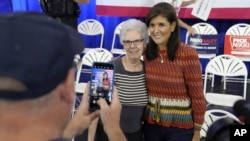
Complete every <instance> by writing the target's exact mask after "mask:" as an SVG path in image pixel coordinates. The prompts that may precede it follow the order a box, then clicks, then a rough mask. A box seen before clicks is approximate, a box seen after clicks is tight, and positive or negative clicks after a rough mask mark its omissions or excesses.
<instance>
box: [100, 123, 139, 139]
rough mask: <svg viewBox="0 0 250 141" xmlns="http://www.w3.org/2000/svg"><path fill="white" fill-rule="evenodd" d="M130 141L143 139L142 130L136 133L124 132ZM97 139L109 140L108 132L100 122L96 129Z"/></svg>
mask: <svg viewBox="0 0 250 141" xmlns="http://www.w3.org/2000/svg"><path fill="white" fill-rule="evenodd" d="M124 134H125V136H126V138H127V140H128V141H142V131H141V130H140V131H137V132H134V133H124ZM95 141H109V140H108V137H107V135H106V133H105V132H104V130H103V126H102V125H101V124H98V126H97V129H96V136H95Z"/></svg>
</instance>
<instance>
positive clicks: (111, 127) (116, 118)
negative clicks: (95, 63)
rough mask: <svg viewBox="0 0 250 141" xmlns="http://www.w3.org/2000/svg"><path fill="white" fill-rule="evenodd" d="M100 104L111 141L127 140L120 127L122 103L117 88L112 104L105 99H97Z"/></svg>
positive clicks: (103, 120)
mask: <svg viewBox="0 0 250 141" xmlns="http://www.w3.org/2000/svg"><path fill="white" fill-rule="evenodd" d="M97 103H98V104H99V106H100V117H101V120H102V123H103V128H104V130H105V132H106V134H107V135H108V138H109V141H118V140H119V141H127V139H126V137H125V135H124V134H123V132H122V130H121V128H120V115H121V109H122V106H121V103H120V100H119V96H118V92H117V89H116V88H114V91H113V95H112V101H111V104H110V105H108V104H107V102H106V101H105V100H104V99H100V100H98V101H97Z"/></svg>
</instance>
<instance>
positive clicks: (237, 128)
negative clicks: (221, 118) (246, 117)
mask: <svg viewBox="0 0 250 141" xmlns="http://www.w3.org/2000/svg"><path fill="white" fill-rule="evenodd" d="M249 138H250V125H230V141H249Z"/></svg>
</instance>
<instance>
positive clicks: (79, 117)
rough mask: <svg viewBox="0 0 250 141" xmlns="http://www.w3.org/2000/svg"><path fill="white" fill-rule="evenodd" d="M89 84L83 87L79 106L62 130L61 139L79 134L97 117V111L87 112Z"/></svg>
mask: <svg viewBox="0 0 250 141" xmlns="http://www.w3.org/2000/svg"><path fill="white" fill-rule="evenodd" d="M89 88H90V87H89V83H88V84H87V86H86V87H85V91H84V94H83V97H82V101H81V104H80V105H79V107H78V109H77V111H76V113H75V114H74V116H73V118H72V119H71V120H70V122H69V123H68V125H67V127H66V128H65V130H64V133H63V137H64V138H67V139H72V138H74V137H75V136H76V135H79V134H81V133H82V132H83V131H84V130H85V129H86V128H88V127H89V125H90V123H91V122H92V121H93V120H94V119H95V118H96V117H98V116H99V113H98V111H95V112H90V111H89V100H88V99H89V97H88V94H89Z"/></svg>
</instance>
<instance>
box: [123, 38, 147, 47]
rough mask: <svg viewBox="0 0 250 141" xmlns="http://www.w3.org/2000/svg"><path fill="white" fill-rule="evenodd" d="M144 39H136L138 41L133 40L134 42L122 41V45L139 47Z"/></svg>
mask: <svg viewBox="0 0 250 141" xmlns="http://www.w3.org/2000/svg"><path fill="white" fill-rule="evenodd" d="M143 40H144V39H138V40H134V41H129V40H123V41H122V42H123V45H124V46H131V45H132V43H133V44H134V45H136V46H138V45H140V44H141V43H142V41H143Z"/></svg>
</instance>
